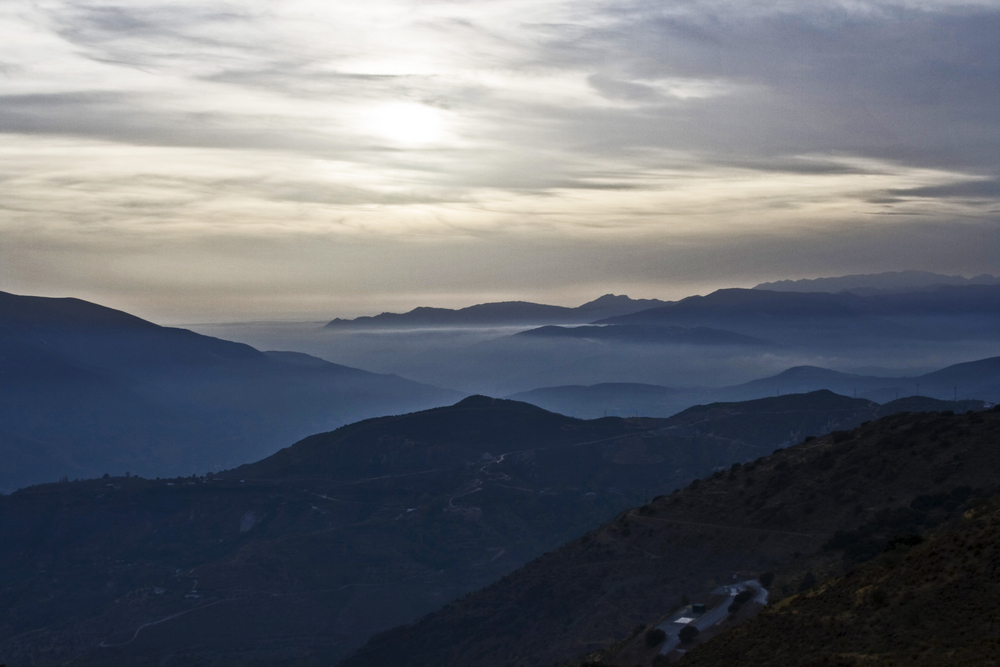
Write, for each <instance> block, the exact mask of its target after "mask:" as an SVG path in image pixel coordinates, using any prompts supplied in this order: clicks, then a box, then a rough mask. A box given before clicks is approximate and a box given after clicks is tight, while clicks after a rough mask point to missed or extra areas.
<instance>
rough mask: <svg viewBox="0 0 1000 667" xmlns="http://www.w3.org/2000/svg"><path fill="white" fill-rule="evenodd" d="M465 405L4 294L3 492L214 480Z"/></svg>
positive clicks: (0, 389) (0, 378)
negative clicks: (314, 445) (38, 486)
mask: <svg viewBox="0 0 1000 667" xmlns="http://www.w3.org/2000/svg"><path fill="white" fill-rule="evenodd" d="M304 360H308V361H304ZM459 397H460V394H457V393H455V392H451V391H448V390H443V389H438V388H436V387H431V386H428V385H422V384H419V383H416V382H411V381H409V380H404V379H403V378H399V377H396V376H391V375H378V374H375V373H368V372H365V371H361V370H358V369H355V368H349V367H346V366H339V365H336V364H331V363H327V362H325V361H323V360H321V359H316V358H315V357H308V356H307V355H296V354H291V353H265V352H260V351H258V350H256V349H254V348H252V347H250V346H248V345H243V344H239V343H232V342H229V341H224V340H219V339H217V338H211V337H208V336H201V335H199V334H196V333H193V332H191V331H186V330H184V329H173V328H169V327H161V326H157V325H156V324H153V323H151V322H147V321H145V320H142V319H140V318H137V317H134V316H132V315H129V314H127V313H123V312H120V311H116V310H113V309H110V308H105V307H103V306H99V305H97V304H92V303H88V302H86V301H81V300H79V299H50V298H41V297H26V296H17V295H13V294H5V293H0V433H2V434H4V435H5V436H6V437H5V438H4V440H3V445H2V448H3V450H4V452H5V461H7V462H9V464H8V465H5V466H4V467H3V469H2V470H0V490H7V491H10V490H12V489H15V488H18V487H21V486H26V485H28V484H31V483H38V482H44V481H54V480H56V479H59V478H60V477H63V476H68V477H74V478H76V477H97V476H100V475H101V474H103V473H105V472H112V473H116V474H122V473H124V472H125V471H130V472H133V473H139V474H143V475H149V476H155V475H177V474H190V473H192V472H204V471H205V470H210V469H216V470H217V469H219V468H222V467H230V466H233V465H237V464H239V463H242V462H245V461H247V460H253V459H255V458H260V457H261V456H265V455H267V454H269V453H271V452H274V451H275V450H277V449H278V448H279V447H280V446H282V445H285V444H287V443H289V442H294V441H295V440H297V439H299V438H301V437H303V436H305V435H307V434H309V433H314V432H316V431H319V430H325V429H330V428H333V427H336V426H339V425H342V424H344V423H347V422H350V421H354V420H357V419H361V418H365V417H372V416H376V415H380V414H387V413H388V414H392V413H396V412H405V411H410V410H415V409H422V408H428V407H432V406H434V405H441V404H444V403H447V402H450V401H454V400H455V399H457V398H459ZM29 443H30V444H29ZM26 448H27V449H26Z"/></svg>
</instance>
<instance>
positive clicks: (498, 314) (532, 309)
mask: <svg viewBox="0 0 1000 667" xmlns="http://www.w3.org/2000/svg"><path fill="white" fill-rule="evenodd" d="M667 303H669V302H668V301H660V300H659V299H630V298H629V297H627V296H625V295H615V294H605V295H604V296H602V297H600V298H597V299H594V300H593V301H588V302H587V303H585V304H583V305H582V306H577V307H576V308H567V307H565V306H549V305H545V304H540V303H531V302H528V301H502V302H498V303H481V304H477V305H475V306H468V307H467V308H459V309H457V310H454V309H450V308H428V307H426V306H421V307H419V308H414V309H413V310H411V311H409V312H406V313H382V314H381V315H374V316H370V317H367V316H366V317H357V318H355V319H352V320H344V319H340V318H336V319H334V320H331V321H330V322H329V323H328V324H327V325H326V328H328V329H359V328H371V329H382V328H389V329H391V328H432V327H481V326H523V325H532V324H586V323H588V322H593V321H594V320H599V319H603V318H606V317H615V316H618V315H627V314H629V313H634V312H637V311H640V310H645V309H647V308H655V307H657V306H663V305H666V304H667Z"/></svg>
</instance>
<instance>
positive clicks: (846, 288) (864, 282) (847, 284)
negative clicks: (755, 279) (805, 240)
mask: <svg viewBox="0 0 1000 667" xmlns="http://www.w3.org/2000/svg"><path fill="white" fill-rule="evenodd" d="M940 285H1000V278H998V277H997V276H992V275H990V274H988V273H983V274H980V275H978V276H974V277H972V278H966V277H965V276H951V275H945V274H941V273H933V272H930V271H886V272H884V273H869V274H854V275H849V276H837V277H831V278H803V279H801V280H776V281H774V282H770V283H760V284H759V285H757V286H756V287H754V288H753V289H759V290H769V291H772V292H853V293H854V294H859V295H872V294H887V293H897V292H911V291H915V290H921V289H926V288H928V287H936V286H940Z"/></svg>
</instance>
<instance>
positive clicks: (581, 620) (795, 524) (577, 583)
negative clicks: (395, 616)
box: [342, 411, 1000, 667]
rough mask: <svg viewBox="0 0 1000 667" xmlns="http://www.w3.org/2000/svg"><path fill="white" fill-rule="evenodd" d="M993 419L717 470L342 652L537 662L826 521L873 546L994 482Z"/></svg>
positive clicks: (969, 418) (880, 433)
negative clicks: (960, 493) (958, 494)
mask: <svg viewBox="0 0 1000 667" xmlns="http://www.w3.org/2000/svg"><path fill="white" fill-rule="evenodd" d="M998 428H1000V412H997V411H993V412H988V413H976V414H971V415H961V416H947V415H939V414H901V415H896V416H893V417H887V418H884V419H881V420H879V421H877V422H873V423H869V424H866V425H863V426H862V427H860V428H858V429H856V430H855V431H853V432H850V433H848V432H835V433H833V434H831V435H828V436H825V437H823V438H818V439H813V440H811V441H809V442H805V443H803V444H800V445H797V446H794V447H790V448H788V449H785V450H784V451H781V452H778V453H775V454H774V455H772V456H768V457H763V458H761V459H760V460H758V461H756V462H754V463H753V464H749V465H744V466H742V467H740V468H736V467H734V469H733V470H731V471H729V472H719V473H717V474H715V475H712V476H711V477H710V478H708V479H704V480H701V481H700V482H697V483H693V484H691V485H690V486H689V487H687V488H686V489H684V490H682V491H677V492H675V493H672V494H670V495H669V496H666V497H662V498H658V499H655V500H654V501H653V502H652V503H650V504H649V505H648V506H644V507H641V508H638V509H634V510H630V511H628V512H625V513H623V514H622V515H620V516H619V517H618V518H617V519H615V520H614V521H612V522H611V523H609V524H607V525H605V526H603V527H602V528H600V529H599V530H596V531H593V532H592V533H589V534H588V535H586V536H584V537H583V538H581V539H580V540H575V541H573V542H571V543H569V544H566V545H564V546H563V547H561V548H560V549H558V550H557V551H555V552H552V553H550V554H546V555H545V556H543V557H541V558H539V559H537V560H535V561H533V562H532V563H530V564H528V565H527V566H526V567H524V568H522V569H520V570H518V571H517V572H515V573H513V574H511V575H510V576H508V577H506V578H504V579H503V580H501V581H500V582H498V583H496V584H493V585H492V586H490V587H488V588H486V589H483V590H482V591H479V592H477V593H475V594H473V595H470V596H468V597H466V598H464V599H462V600H459V601H457V602H455V603H453V604H452V605H449V606H448V607H446V608H445V609H443V610H441V611H439V612H436V613H434V614H431V615H429V616H426V617H424V618H423V619H422V620H421V621H420V622H418V623H416V624H414V625H412V626H406V627H402V628H398V629H396V630H393V631H390V632H388V633H385V634H383V635H380V636H378V637H376V638H374V639H372V641H370V642H369V644H368V645H367V646H366V647H365V648H364V649H362V650H361V651H359V652H358V653H357V654H356V655H355V656H353V657H352V658H351V659H349V660H347V661H345V662H344V663H342V664H343V665H344V666H345V667H348V666H349V667H362V666H374V665H390V664H391V665H400V666H401V667H417V666H428V667H429V666H430V665H435V666H447V665H462V666H463V667H479V666H482V667H487V666H489V667H492V666H494V665H496V666H499V665H515V666H519V667H520V666H524V667H527V666H534V665H547V664H551V663H554V662H557V661H559V660H564V659H567V658H571V657H573V656H575V655H579V654H581V653H583V652H586V651H588V650H593V649H596V648H599V647H601V646H606V645H609V644H611V643H613V642H614V641H615V640H616V638H619V637H625V636H627V634H628V631H629V630H630V629H631V628H633V627H635V626H636V625H637V624H645V623H650V622H652V621H655V620H656V619H659V618H661V617H662V616H663V615H664V614H665V613H667V612H668V611H669V610H670V609H671V608H672V607H673V606H675V605H676V604H677V601H678V600H679V599H680V597H681V596H682V595H683V594H694V593H698V592H703V591H707V590H711V589H712V588H714V587H715V586H717V585H718V584H719V583H721V582H726V581H732V577H733V575H734V574H738V575H739V576H752V575H754V574H756V573H759V572H762V571H764V570H766V569H773V568H774V567H776V566H778V565H780V564H782V563H788V562H790V561H791V560H793V558H794V557H795V555H796V554H798V553H801V554H809V553H820V552H822V551H823V548H824V545H827V544H830V538H831V537H832V536H833V535H834V534H835V533H836V532H837V531H847V532H850V531H859V535H860V536H861V537H859V539H861V542H859V543H856V544H854V543H852V547H851V548H852V549H855V551H856V552H858V553H861V552H863V551H864V549H866V548H868V547H866V546H864V545H867V544H868V543H869V542H870V543H871V546H872V547H873V548H876V549H880V548H881V547H879V546H878V545H879V544H882V545H884V544H885V540H888V538H889V537H891V536H892V535H893V534H895V533H898V532H907V531H911V532H912V530H913V528H914V526H915V525H933V524H934V523H935V522H940V521H941V520H942V519H944V518H947V516H948V512H949V509H948V508H949V507H951V506H949V505H948V504H947V503H945V504H944V505H943V506H942V505H941V504H935V503H924V504H920V503H917V505H915V508H914V507H911V504H913V503H914V502H915V501H916V499H917V498H918V497H924V496H926V497H930V498H935V497H937V496H938V495H941V497H949V494H951V493H952V491H953V490H954V489H956V488H961V489H977V488H978V489H986V490H988V489H992V488H994V487H995V486H996V479H997V474H998V471H1000V450H997V448H996V446H995V443H996V437H997V436H996V433H997V429H998ZM967 493H968V492H966V494H967ZM952 509H954V507H952ZM862 529H863V530H862ZM861 547H864V548H861ZM830 548H833V549H836V548H841V547H836V546H832V547H830ZM859 548H861V550H860V551H858V549H859Z"/></svg>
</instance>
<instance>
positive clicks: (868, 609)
mask: <svg viewBox="0 0 1000 667" xmlns="http://www.w3.org/2000/svg"><path fill="white" fill-rule="evenodd" d="M918 540H922V541H919V542H918ZM914 542H918V543H916V544H913V543H914ZM998 597H1000V500H997V499H994V500H992V501H988V502H982V503H981V504H979V505H978V506H977V507H974V508H971V509H970V510H968V511H967V512H966V513H965V515H964V516H963V517H961V518H960V519H957V520H955V521H954V522H952V523H949V524H947V525H946V526H944V527H942V528H941V529H938V530H936V531H932V532H931V533H930V534H929V535H928V536H927V539H922V538H916V537H915V538H911V539H897V540H896V541H895V542H894V543H893V544H892V545H891V546H890V547H889V548H888V549H887V551H886V552H885V553H883V554H882V555H880V556H878V557H877V558H876V559H874V560H873V561H870V562H868V563H865V564H864V565H862V566H859V567H856V568H853V569H851V570H849V571H848V572H847V573H846V574H845V575H844V576H842V577H837V578H834V579H831V580H828V581H825V582H822V583H821V584H820V585H818V586H816V587H815V588H813V589H811V590H808V591H805V592H803V593H800V594H797V595H795V596H793V597H790V598H786V599H784V600H782V601H781V602H779V603H778V604H775V605H772V606H770V607H768V608H766V609H765V610H764V612H762V613H761V614H759V615H758V616H756V617H755V618H753V619H751V620H749V621H747V622H746V623H744V624H741V625H739V626H737V627H736V628H734V629H732V630H730V631H728V632H726V633H724V634H722V635H721V636H719V637H716V638H715V639H713V640H712V641H709V642H707V643H705V644H703V645H702V646H699V647H698V648H696V649H695V650H694V651H692V652H691V653H689V654H688V655H687V656H685V658H684V660H683V664H684V665H685V667H718V666H719V665H736V664H739V665H759V666H760V667H767V666H771V665H773V666H774V667H778V666H779V665H780V666H781V667H798V666H800V665H801V666H803V667H805V666H806V665H818V664H828V665H843V666H844V667H854V666H858V667H860V666H861V665H876V664H877V665H914V666H917V667H924V666H926V667H937V666H938V665H996V664H1000V607H998V606H997V599H998Z"/></svg>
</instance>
